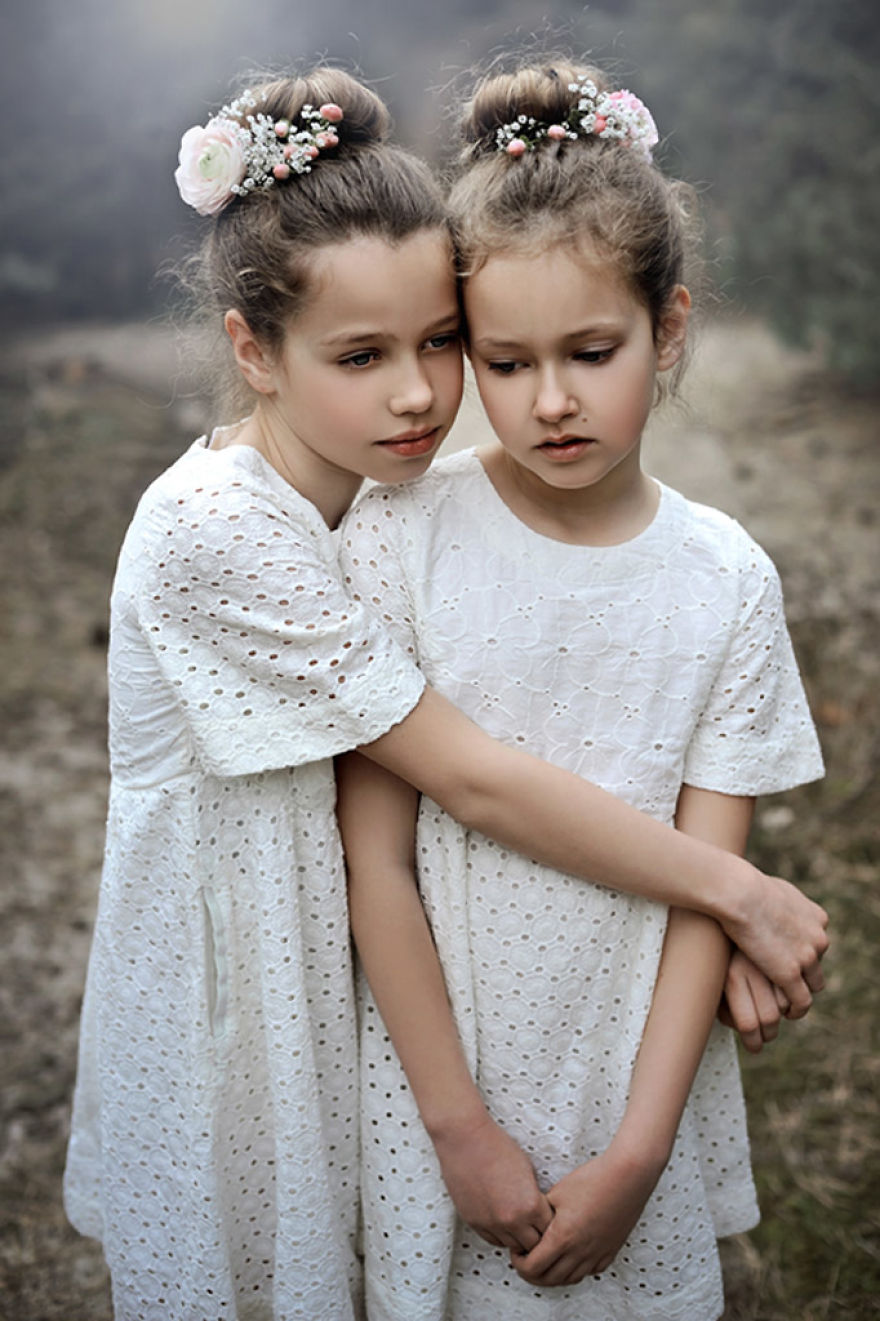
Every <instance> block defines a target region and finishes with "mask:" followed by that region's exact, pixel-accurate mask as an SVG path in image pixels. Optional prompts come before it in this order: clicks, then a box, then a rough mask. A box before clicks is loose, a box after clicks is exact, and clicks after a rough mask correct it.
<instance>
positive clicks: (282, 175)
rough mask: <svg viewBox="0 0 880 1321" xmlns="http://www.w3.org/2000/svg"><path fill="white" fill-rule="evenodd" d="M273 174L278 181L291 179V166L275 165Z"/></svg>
mask: <svg viewBox="0 0 880 1321" xmlns="http://www.w3.org/2000/svg"><path fill="white" fill-rule="evenodd" d="M272 173H273V174H274V175H275V178H276V179H289V178H290V166H289V165H283V164H279V165H273V166H272Z"/></svg>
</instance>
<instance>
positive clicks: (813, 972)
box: [804, 959, 825, 992]
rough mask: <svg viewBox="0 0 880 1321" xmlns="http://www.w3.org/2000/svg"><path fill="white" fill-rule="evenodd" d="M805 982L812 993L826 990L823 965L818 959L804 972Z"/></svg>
mask: <svg viewBox="0 0 880 1321" xmlns="http://www.w3.org/2000/svg"><path fill="white" fill-rule="evenodd" d="M804 981H805V982H806V983H807V985H808V986H809V988H810V990H811V991H814V992H818V991H824V990H825V977H824V975H823V973H822V965H821V963H820V962H819V960H818V959H817V960H816V962H815V963H813V964H811V966H810V967H809V968H807V969H806V970H805V971H804Z"/></svg>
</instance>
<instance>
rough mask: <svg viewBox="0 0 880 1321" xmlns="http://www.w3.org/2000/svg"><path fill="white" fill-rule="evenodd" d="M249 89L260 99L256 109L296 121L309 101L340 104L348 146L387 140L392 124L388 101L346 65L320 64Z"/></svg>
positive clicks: (341, 128) (342, 133)
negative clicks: (306, 72) (354, 75)
mask: <svg viewBox="0 0 880 1321" xmlns="http://www.w3.org/2000/svg"><path fill="white" fill-rule="evenodd" d="M250 91H251V95H252V96H253V97H254V98H255V99H256V101H257V105H256V108H255V113H259V114H265V115H268V116H269V118H270V119H275V120H278V119H288V120H290V121H291V122H294V121H296V119H297V118H298V116H299V113H300V111H301V110H302V108H303V106H306V105H311V106H314V107H316V108H317V107H319V106H321V105H324V104H326V103H328V102H330V103H333V104H335V105H338V106H339V108H340V109H341V111H342V121H341V123H340V125H339V137H340V141H341V143H342V144H343V145H345V146H369V145H375V144H378V143H381V142H384V141H385V139H386V138H387V136H388V132H389V129H390V127H391V116H390V115H389V113H388V110H387V108H386V106H385V104H384V103H383V102H382V101H381V100H380V99H379V97H378V96H377V95H376V94H375V92H371V91H370V89H369V88H368V87H364V86H363V84H362V83H359V82H358V81H357V79H356V78H353V77H352V76H351V74H348V73H346V72H345V71H344V70H343V69H334V68H329V67H328V68H317V69H313V70H312V71H311V72H310V73H308V74H305V75H303V76H302V77H300V78H279V79H277V80H275V81H273V82H266V83H262V84H260V85H258V86H256V87H252V88H251V89H250Z"/></svg>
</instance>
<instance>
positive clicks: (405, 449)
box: [376, 427, 440, 458]
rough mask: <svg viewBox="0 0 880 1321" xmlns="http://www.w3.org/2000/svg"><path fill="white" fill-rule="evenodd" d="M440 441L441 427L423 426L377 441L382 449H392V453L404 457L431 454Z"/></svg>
mask: <svg viewBox="0 0 880 1321" xmlns="http://www.w3.org/2000/svg"><path fill="white" fill-rule="evenodd" d="M439 441H440V428H439V427H430V428H424V427H423V428H422V429H421V430H419V431H401V432H400V434H399V435H397V436H389V438H388V439H387V440H378V441H376V444H377V445H378V446H379V448H380V449H383V450H390V451H391V453H392V454H400V455H401V456H402V457H403V458H418V457H419V455H423V454H430V453H431V450H433V449H434V448H435V447H436V446H437V444H438V443H439Z"/></svg>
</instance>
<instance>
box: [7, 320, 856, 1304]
mask: <svg viewBox="0 0 880 1321" xmlns="http://www.w3.org/2000/svg"><path fill="white" fill-rule="evenodd" d="M738 333H739V338H738V339H737V334H736V333H734V332H733V331H730V330H723V329H722V330H719V331H718V333H717V334H716V335H715V336H714V338H710V341H709V347H710V349H711V352H710V353H709V362H708V366H707V367H706V368H704V376H705V377H706V379H712V380H714V381H715V383H716V387H717V388H716V390H715V394H714V395H713V398H715V399H716V400H717V399H720V404H716V405H715V407H716V409H717V412H716V413H715V414H714V415H712V416H711V417H709V420H708V421H706V417H707V416H708V414H705V413H704V414H700V413H699V408H700V404H699V397H698V398H697V400H696V402H695V404H694V408H695V410H697V411H696V412H695V413H694V414H691V415H689V416H688V417H685V418H681V417H672V418H671V420H670V421H669V422H668V423H666V426H665V431H664V430H663V428H660V430H659V431H658V435H657V439H656V441H655V442H654V443H655V444H656V446H657V450H656V453H657V456H658V460H659V462H658V465H657V466H658V467H659V469H660V470H661V475H664V476H667V477H668V478H669V479H670V480H672V481H676V478H677V476H680V474H676V471H675V468H676V466H679V467H680V466H681V464H680V451H681V447H682V444H683V443H684V444H688V445H689V444H691V442H693V446H694V447H696V446H697V439H696V437H697V433H698V432H699V436H700V442H699V443H700V444H701V445H702V446H703V449H702V451H701V452H702V453H703V456H704V459H705V462H704V463H703V466H702V468H700V465H699V464H698V463H689V464H688V465H687V467H688V473H687V474H685V475H686V476H689V477H690V478H691V479H693V480H696V479H697V478H698V479H699V481H700V482H701V483H703V485H702V486H701V488H700V489H699V490H698V491H696V492H695V493H696V494H698V495H700V496H703V497H705V498H713V497H712V492H711V490H710V491H707V490H706V489H705V484H706V483H709V485H710V486H711V483H712V482H713V481H715V482H716V483H718V482H720V483H721V486H722V489H720V491H719V493H718V495H717V496H715V499H716V501H717V502H718V503H721V504H726V505H727V507H729V508H730V507H734V509H735V511H736V512H738V513H740V514H741V515H742V516H743V517H744V519H745V521H746V522H747V523H748V525H749V527H750V528H752V529H753V530H754V531H755V533H756V535H758V537H759V539H761V540H762V541H763V542H764V544H765V545H766V546H767V548H768V549H769V550H770V552H771V553H772V554H773V555H774V558H776V560H777V562H778V563H779V565H780V568H781V570H782V573H783V579H784V582H785V585H786V590H787V599H788V603H789V614H790V618H791V620H792V624H793V632H794V636H795V642H796V646H797V650H798V654H799V657H800V659H801V662H802V665H803V669H804V673H805V677H806V680H807V683H808V686H809V689H810V695H811V699H812V702H813V707H814V710H815V711H816V712H817V715H818V717H819V720H820V728H821V734H822V739H823V745H824V747H825V751H826V757H827V761H828V778H827V780H826V781H825V783H824V784H823V785H821V786H810V787H808V788H806V789H803V790H799V791H797V792H794V793H791V794H787V795H784V796H782V797H781V798H779V799H777V800H774V801H773V803H772V804H770V805H766V806H765V807H763V808H762V809H761V810H760V811H759V815H758V823H757V828H756V831H755V835H754V842H753V850H752V852H753V856H754V857H755V859H756V860H757V861H758V862H759V863H760V864H761V865H762V866H764V867H766V868H768V869H772V870H774V871H778V872H779V873H781V874H782V875H786V876H789V877H791V878H792V879H794V880H797V881H798V882H799V883H801V884H802V885H803V886H804V887H805V888H806V890H807V891H808V892H809V893H810V894H811V895H813V896H814V897H816V898H818V899H820V900H821V901H822V902H824V903H825V904H826V905H827V906H828V908H829V909H830V911H831V915H832V922H833V928H834V944H833V949H832V953H831V954H830V955H829V958H828V960H827V979H828V989H827V990H826V992H825V993H824V995H823V996H822V997H821V999H820V1001H819V1003H818V1005H817V1007H816V1009H815V1011H814V1012H813V1014H812V1015H811V1016H810V1017H809V1018H808V1019H806V1020H805V1021H804V1022H802V1023H800V1024H796V1025H791V1026H788V1027H787V1028H786V1030H785V1031H784V1032H783V1034H782V1037H781V1039H780V1040H779V1041H778V1042H777V1043H776V1045H775V1046H774V1047H773V1048H772V1049H770V1050H767V1051H765V1053H764V1054H763V1055H761V1056H760V1057H759V1058H757V1059H747V1060H746V1061H745V1076H746V1086H747V1091H748V1097H749V1107H750V1115H751V1129H752V1136H753V1149H754V1160H755V1167H756V1171H757V1177H758V1181H759V1190H760V1196H761V1203H762V1207H763V1213H764V1220H763V1223H762V1225H761V1226H760V1227H759V1228H758V1229H757V1230H756V1231H755V1232H754V1233H752V1234H750V1235H748V1236H747V1237H746V1236H743V1237H740V1238H737V1239H734V1240H731V1241H730V1242H729V1243H728V1244H726V1245H725V1247H724V1256H725V1265H726V1273H727V1279H728V1299H729V1304H728V1309H727V1313H726V1318H727V1321H826V1318H837V1319H838V1321H844V1318H845V1319H846V1321H858V1319H859V1318H869V1317H874V1316H878V1315H880V1203H878V1191H877V1190H878V1188H880V1127H878V1102H877V1097H878V1082H880V1079H878V1073H880V1051H878V1040H877V1037H878V1027H877V1023H878V1018H880V1006H878V999H880V996H878V978H877V973H876V967H877V954H876V950H877V947H878V937H880V890H878V886H877V879H878V870H880V866H878V864H880V836H878V831H877V824H876V823H877V820H878V815H880V801H878V789H877V781H876V771H877V763H878V755H880V744H878V736H877V733H876V731H877V730H878V728H880V721H878V715H880V684H878V677H880V676H878V669H880V661H878V654H877V618H878V613H880V584H878V582H877V553H876V552H877V546H876V536H875V531H876V519H877V517H878V511H880V499H878V475H877V466H876V460H875V459H874V456H873V452H872V446H873V444H874V431H875V421H874V413H875V410H874V409H873V408H869V407H868V406H867V405H865V404H859V403H858V402H854V401H850V400H847V399H846V398H843V397H840V396H835V395H833V394H832V393H831V392H830V391H829V389H828V388H827V387H822V388H821V389H819V388H818V387H815V386H810V385H809V382H808V379H807V377H805V375H804V372H803V369H802V366H800V365H799V364H798V363H797V362H795V361H793V360H790V359H789V358H788V357H786V356H785V355H781V354H778V351H776V350H773V348H772V345H771V346H770V347H768V342H767V341H766V340H765V339H762V338H761V337H760V336H758V337H757V339H756V337H755V332H752V333H751V337H750V338H744V337H743V332H738ZM737 344H739V348H737ZM66 352H67V356H66V358H65V359H64V362H63V363H62V364H61V365H60V367H58V368H57V369H53V368H51V367H50V366H47V365H45V363H44V365H43V366H42V367H41V368H40V369H39V370H38V371H36V372H34V373H33V374H32V375H30V376H28V375H27V374H21V373H18V374H16V375H14V376H13V375H9V376H7V378H6V379H5V381H0V403H2V405H3V413H2V415H3V419H4V420H3V423H2V426H0V515H2V532H0V590H2V605H3V613H4V620H5V622H6V623H7V624H8V625H10V626H9V627H7V628H6V629H4V630H3V633H2V637H0V716H2V718H3V721H4V725H5V727H6V729H7V730H8V739H7V743H6V751H5V753H4V754H3V756H2V758H0V849H2V863H3V876H4V885H3V888H2V892H0V920H2V923H3V929H4V934H5V936H6V938H7V954H6V956H5V959H4V962H3V967H2V973H0V1008H2V1011H3V1013H2V1023H3V1027H2V1029H0V1031H2V1047H3V1061H4V1065H3V1068H4V1073H5V1077H4V1088H3V1098H2V1117H3V1121H4V1137H3V1145H2V1150H0V1299H2V1301H0V1321H105V1319H106V1318H109V1315H110V1311H109V1300H108V1295H107V1288H106V1277H105V1273H104V1271H103V1266H102V1263H101V1258H100V1253H99V1252H98V1250H97V1249H96V1248H95V1247H94V1245H92V1244H90V1243H89V1242H87V1241H85V1240H82V1239H79V1238H78V1237H77V1235H76V1234H74V1232H73V1231H72V1230H71V1229H70V1228H69V1227H68V1226H67V1225H66V1223H65V1221H64V1217H63V1213H62V1210H61V1205H60V1197H59V1180H60V1173H61V1168H62V1163H63V1156H64V1145H65V1140H66V1131H67V1106H68V1099H69V1095H70V1090H71V1087H72V1081H73V1070H74V1055H75V1042H76V1030H77V1017H78V1011H79V996H80V992H81V983H82V975H83V967H84V962H85V957H86V952H87V947H88V940H89V930H90V924H91V918H92V913H93V906H94V897H95V893H96V888H97V877H98V869H99V865H100V851H101V835H102V818H103V812H104V801H105V792H106V773H105V752H104V737H105V736H104V703H105V684H104V659H103V646H104V641H105V637H106V598H107V593H108V587H109V578H110V573H111V570H112V563H113V559H114V556H115V551H116V547H117V545H118V542H119V539H120V537H121V534H122V531H123V529H124V526H125V524H126V522H127V520H128V517H129V515H130V512H131V509H132V506H133V503H134V501H135V499H136V496H137V494H138V493H139V491H140V490H141V489H142V488H143V486H144V485H145V484H146V483H147V481H148V480H149V479H150V477H151V475H152V474H153V473H154V472H156V471H158V470H159V469H161V468H162V467H164V466H165V465H166V463H167V462H168V461H169V460H170V459H171V457H173V456H174V455H175V454H176V453H178V452H179V450H180V449H181V448H182V446H183V445H184V444H185V443H187V442H188V440H189V438H190V437H189V435H188V434H184V433H183V431H182V430H181V429H180V428H179V426H178V425H177V423H176V421H175V419H174V416H173V415H171V414H169V412H168V411H167V410H165V409H162V408H161V407H159V406H157V405H156V404H154V403H153V402H150V399H149V397H148V396H147V395H146V394H143V393H142V394H141V396H139V397H138V396H133V395H132V394H131V392H130V391H129V390H127V389H124V388H122V387H120V386H119V385H117V384H115V383H114V381H113V380H110V379H107V378H106V377H105V376H104V375H103V374H102V372H101V371H100V370H99V369H91V368H89V366H88V364H87V363H85V362H84V361H82V360H80V359H78V358H77V357H76V355H75V354H73V355H72V356H71V350H70V349H68V350H67V351H66ZM773 352H777V357H776V358H773V357H772V353H773ZM712 353H714V355H715V357H714V358H713V357H712ZM737 353H738V354H739V358H738V359H737V357H736V354H737ZM768 355H770V357H768ZM737 362H739V367H740V370H739V374H737V370H736V364H737ZM755 363H758V364H760V368H761V370H760V371H758V370H757V367H756V366H755ZM719 364H722V365H723V367H724V371H722V370H720V367H719ZM725 371H726V372H727V376H725V374H724V373H725ZM703 379H704V377H700V376H699V375H698V376H697V387H698V388H697V391H696V394H697V396H699V387H700V382H701V381H702V380H703ZM744 380H747V381H748V383H749V389H748V390H746V389H744V386H743V382H744ZM726 382H727V384H725V383H726ZM725 390H726V393H725ZM683 438H684V439H683ZM691 453H692V454H693V455H696V454H697V449H696V448H694V449H693V450H692V451H691ZM487 1321H488V1319H487ZM499 1321H500V1319H499Z"/></svg>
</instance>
